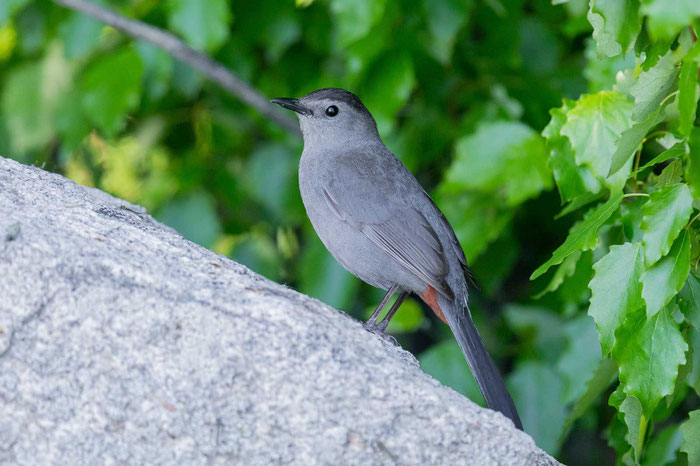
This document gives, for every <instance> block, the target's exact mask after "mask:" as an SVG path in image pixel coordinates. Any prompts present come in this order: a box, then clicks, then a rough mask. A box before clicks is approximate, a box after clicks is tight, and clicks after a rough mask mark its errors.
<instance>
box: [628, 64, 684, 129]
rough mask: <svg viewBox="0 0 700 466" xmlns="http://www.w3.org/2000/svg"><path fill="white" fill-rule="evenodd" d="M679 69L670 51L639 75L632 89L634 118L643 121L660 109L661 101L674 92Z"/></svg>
mask: <svg viewBox="0 0 700 466" xmlns="http://www.w3.org/2000/svg"><path fill="white" fill-rule="evenodd" d="M678 71H679V70H678V68H677V67H676V66H675V64H674V62H673V56H672V54H671V53H670V52H669V53H667V54H666V55H664V56H663V57H661V58H660V59H659V61H658V63H656V65H654V66H653V67H652V68H650V69H649V71H644V72H642V73H641V74H640V75H639V78H637V81H635V83H634V84H633V85H632V88H631V89H630V93H631V94H632V97H634V107H633V108H632V119H633V120H635V121H642V120H644V119H645V118H647V117H648V116H649V115H651V114H652V113H654V112H655V111H657V110H658V109H659V107H660V106H661V102H662V101H663V100H664V99H665V98H666V97H667V96H668V95H669V94H670V93H671V92H672V90H673V88H674V84H675V82H676V78H677V77H678Z"/></svg>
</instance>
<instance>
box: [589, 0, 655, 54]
mask: <svg viewBox="0 0 700 466" xmlns="http://www.w3.org/2000/svg"><path fill="white" fill-rule="evenodd" d="M588 21H589V22H590V23H591V26H593V38H594V39H595V41H596V45H597V48H598V53H599V54H601V55H605V56H608V57H614V56H616V55H620V54H621V53H626V52H628V51H629V50H630V49H631V48H632V46H633V45H634V42H635V39H636V38H637V35H638V34H639V31H640V29H641V28H642V18H641V16H640V15H639V0H619V1H605V0H591V2H590V9H589V10H588Z"/></svg>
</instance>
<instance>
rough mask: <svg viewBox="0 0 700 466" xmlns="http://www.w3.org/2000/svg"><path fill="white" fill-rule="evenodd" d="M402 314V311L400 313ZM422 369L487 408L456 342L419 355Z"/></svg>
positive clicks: (447, 343) (446, 342)
mask: <svg viewBox="0 0 700 466" xmlns="http://www.w3.org/2000/svg"><path fill="white" fill-rule="evenodd" d="M399 312H401V311H399ZM418 360H419V361H420V366H421V368H422V369H423V370H424V371H425V372H427V373H428V374H430V375H432V376H433V377H435V378H436V379H437V380H439V381H440V382H441V383H443V384H444V385H447V386H448V387H450V388H452V389H454V390H456V391H458V392H459V393H461V394H462V395H464V396H466V397H467V398H469V399H470V400H472V401H473V402H474V403H477V404H479V405H481V406H486V403H485V402H484V397H483V396H482V395H481V392H480V391H479V386H478V385H477V384H476V380H475V379H474V376H472V374H471V372H469V370H468V368H467V366H466V364H465V362H464V355H463V354H462V350H460V349H459V346H458V345H457V342H456V341H455V340H452V339H451V340H448V341H443V342H441V343H438V344H436V345H433V346H431V347H430V348H428V349H427V350H425V351H423V352H422V353H421V354H419V355H418Z"/></svg>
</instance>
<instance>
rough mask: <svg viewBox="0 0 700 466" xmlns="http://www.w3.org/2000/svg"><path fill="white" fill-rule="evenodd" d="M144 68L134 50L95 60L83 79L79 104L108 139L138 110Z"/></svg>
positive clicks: (130, 49)
mask: <svg viewBox="0 0 700 466" xmlns="http://www.w3.org/2000/svg"><path fill="white" fill-rule="evenodd" d="M142 75H143V65H142V64H141V59H140V58H139V56H138V54H137V53H136V52H135V51H134V50H133V49H132V48H124V49H121V50H119V51H117V52H115V53H112V54H111V55H105V56H102V57H100V58H99V59H97V60H95V61H94V62H93V63H92V64H91V65H90V67H89V68H88V69H87V70H86V71H85V74H84V75H83V76H82V79H81V84H80V89H81V94H82V95H81V100H80V103H81V105H82V107H83V110H84V111H85V114H86V115H87V117H88V118H89V119H90V120H91V121H92V123H93V124H95V125H97V126H98V127H99V128H100V129H102V131H104V132H105V133H106V134H107V135H109V136H112V135H114V134H116V133H117V132H119V130H121V128H122V126H123V125H124V121H125V118H126V113H127V112H129V111H131V110H133V109H134V108H136V106H137V105H138V103H139V97H140V93H141V77H142Z"/></svg>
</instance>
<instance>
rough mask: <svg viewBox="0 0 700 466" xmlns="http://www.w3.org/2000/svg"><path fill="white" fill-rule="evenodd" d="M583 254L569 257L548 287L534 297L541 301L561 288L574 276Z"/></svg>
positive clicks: (579, 252) (575, 253)
mask: <svg viewBox="0 0 700 466" xmlns="http://www.w3.org/2000/svg"><path fill="white" fill-rule="evenodd" d="M581 254H582V252H581V251H575V252H574V253H573V254H571V255H570V256H569V257H567V258H566V259H564V261H563V262H562V263H561V264H560V265H559V266H558V267H557V270H556V272H554V275H553V276H552V279H551V280H550V281H549V283H548V284H547V286H546V287H545V288H544V289H543V290H542V291H540V292H539V293H537V294H536V295H535V296H534V298H535V299H540V298H541V297H542V296H544V295H545V294H547V293H551V292H553V291H556V290H557V288H559V287H560V286H561V284H562V283H564V280H566V278H568V277H570V276H572V275H573V274H574V272H575V271H576V264H577V263H578V261H579V259H581Z"/></svg>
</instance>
